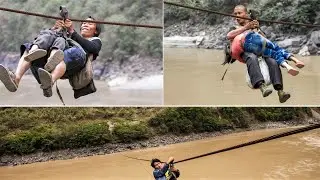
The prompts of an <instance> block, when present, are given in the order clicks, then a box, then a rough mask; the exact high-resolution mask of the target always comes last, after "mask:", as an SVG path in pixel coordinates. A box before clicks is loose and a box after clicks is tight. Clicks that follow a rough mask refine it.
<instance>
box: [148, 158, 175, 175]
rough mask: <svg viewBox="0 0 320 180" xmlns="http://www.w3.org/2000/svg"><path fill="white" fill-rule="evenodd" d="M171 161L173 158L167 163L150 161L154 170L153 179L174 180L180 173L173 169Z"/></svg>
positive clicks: (155, 160) (157, 160)
mask: <svg viewBox="0 0 320 180" xmlns="http://www.w3.org/2000/svg"><path fill="white" fill-rule="evenodd" d="M173 161H174V158H173V157H170V158H169V159H168V161H167V162H161V161H160V160H159V159H152V160H151V166H152V167H153V168H154V170H153V176H154V178H155V179H156V180H176V179H177V178H178V177H179V176H180V171H179V170H178V169H176V168H175V167H174V165H173Z"/></svg>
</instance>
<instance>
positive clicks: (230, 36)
mask: <svg viewBox="0 0 320 180" xmlns="http://www.w3.org/2000/svg"><path fill="white" fill-rule="evenodd" d="M255 26H256V21H250V22H248V23H247V24H246V25H244V26H241V27H240V28H237V29H235V30H232V31H230V32H229V33H228V34H227V38H228V39H229V40H233V39H234V38H235V37H236V36H238V35H239V34H241V33H243V32H244V31H246V30H248V29H253V28H255Z"/></svg>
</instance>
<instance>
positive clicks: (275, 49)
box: [227, 5, 304, 103]
mask: <svg viewBox="0 0 320 180" xmlns="http://www.w3.org/2000/svg"><path fill="white" fill-rule="evenodd" d="M234 15H236V16H240V17H246V18H248V17H249V15H248V12H247V8H246V7H245V6H243V5H238V6H236V7H235V8H234ZM236 22H237V23H238V25H239V26H237V27H233V28H232V29H231V30H230V32H229V33H228V34H227V38H228V39H229V40H230V41H231V47H230V48H231V57H232V59H236V60H239V61H240V62H242V63H245V64H246V65H247V68H248V73H249V76H250V79H251V83H252V85H253V87H254V88H259V89H260V90H261V92H262V95H263V97H267V96H268V95H270V94H271V93H272V90H271V89H268V88H267V85H266V84H265V82H264V78H263V75H262V73H261V70H260V67H259V62H258V56H262V57H263V58H264V59H265V61H266V63H267V65H268V68H269V73H270V79H271V81H272V84H273V87H274V89H275V90H277V91H278V96H279V101H280V102H281V103H284V102H286V101H287V100H288V99H289V98H290V94H289V93H286V92H284V91H283V82H282V74H281V70H280V68H279V65H281V66H284V67H286V68H287V69H288V72H289V73H290V74H291V75H297V74H298V71H297V70H296V69H294V68H292V67H291V66H289V65H288V64H287V63H286V62H285V59H289V60H292V61H294V62H295V63H296V66H297V67H299V68H302V67H303V66H304V64H303V63H302V62H301V61H299V60H298V59H296V58H295V57H293V56H292V55H291V54H289V53H287V52H286V51H285V50H283V49H281V48H280V47H279V46H277V45H276V44H274V43H272V42H271V41H269V40H268V39H266V38H264V36H265V35H264V34H263V33H262V32H261V31H260V30H259V31H258V32H255V31H254V30H253V29H256V28H259V22H258V21H257V20H253V21H250V20H246V19H241V18H236ZM231 62H232V61H231Z"/></svg>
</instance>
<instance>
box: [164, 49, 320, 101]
mask: <svg viewBox="0 0 320 180" xmlns="http://www.w3.org/2000/svg"><path fill="white" fill-rule="evenodd" d="M297 57H298V58H299V59H301V60H302V61H303V62H305V64H306V66H305V67H304V68H303V69H301V71H300V74H299V75H298V76H294V77H293V76H291V75H289V74H288V73H287V72H286V71H285V69H283V68H281V69H282V74H283V79H284V80H283V81H284V90H286V91H289V92H290V93H291V98H290V99H289V100H288V101H287V102H286V103H284V104H281V103H280V102H279V100H278V95H277V92H276V91H273V93H272V94H271V95H270V96H268V97H266V98H263V97H262V95H261V92H260V90H252V89H250V88H249V87H248V85H247V83H246V79H245V74H246V65H245V64H242V63H239V62H235V63H233V64H232V65H230V67H229V70H228V72H227V74H226V75H225V78H224V80H223V81H222V80H221V78H222V75H223V73H224V71H225V69H226V67H227V65H226V66H224V67H223V66H222V65H221V63H222V62H223V58H224V55H223V51H219V50H207V49H197V48H165V49H164V74H165V76H164V103H165V104H168V105H276V106H279V105H319V104H320V98H318V97H319V96H320V73H319V69H317V68H318V67H320V56H309V57H299V56H297Z"/></svg>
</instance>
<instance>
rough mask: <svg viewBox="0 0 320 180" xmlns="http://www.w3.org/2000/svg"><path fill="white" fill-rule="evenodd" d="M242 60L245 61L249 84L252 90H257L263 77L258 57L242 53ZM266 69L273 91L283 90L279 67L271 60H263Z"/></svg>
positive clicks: (262, 81)
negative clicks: (267, 69) (267, 68)
mask: <svg viewBox="0 0 320 180" xmlns="http://www.w3.org/2000/svg"><path fill="white" fill-rule="evenodd" d="M242 58H243V59H244V60H245V62H246V65H247V68H248V74H249V76H250V79H251V84H252V85H253V87H254V88H259V87H260V85H261V84H262V83H264V79H263V75H262V73H261V70H260V66H259V62H258V56H257V55H255V54H253V53H248V52H244V53H243V55H242ZM264 59H265V61H266V63H267V65H268V67H269V74H270V80H271V83H272V84H273V87H274V89H275V90H282V89H283V80H282V74H281V70H280V67H279V65H278V64H277V62H276V61H275V60H274V59H272V58H264Z"/></svg>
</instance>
